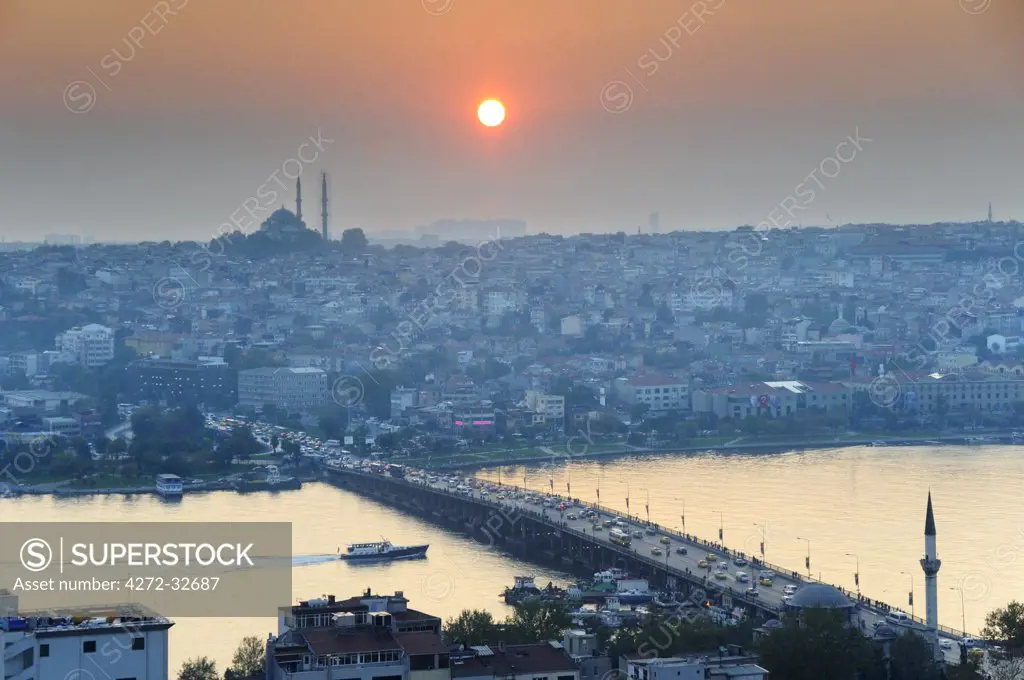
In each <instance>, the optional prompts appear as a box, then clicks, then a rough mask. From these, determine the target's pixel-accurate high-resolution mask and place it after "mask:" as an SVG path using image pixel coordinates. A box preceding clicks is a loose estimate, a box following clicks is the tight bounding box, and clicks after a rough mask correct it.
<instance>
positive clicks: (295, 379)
mask: <svg viewBox="0 0 1024 680" xmlns="http://www.w3.org/2000/svg"><path fill="white" fill-rule="evenodd" d="M329 398H330V386H329V385H328V384H327V373H325V372H324V371H321V370H320V369H319V368H252V369H249V370H246V371H239V373H238V403H239V404H240V405H242V406H252V407H254V408H262V407H263V405H264V404H274V405H275V406H277V407H278V408H279V409H284V410H286V411H289V412H302V411H312V410H315V409H318V408H320V407H323V406H326V405H327V403H328V400H329Z"/></svg>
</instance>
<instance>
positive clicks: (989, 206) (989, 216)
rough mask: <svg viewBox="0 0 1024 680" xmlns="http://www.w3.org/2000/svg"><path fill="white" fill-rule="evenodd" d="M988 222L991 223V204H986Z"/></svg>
mask: <svg viewBox="0 0 1024 680" xmlns="http://www.w3.org/2000/svg"><path fill="white" fill-rule="evenodd" d="M988 223H989V224H992V204H991V203H989V204H988Z"/></svg>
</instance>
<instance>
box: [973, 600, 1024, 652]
mask: <svg viewBox="0 0 1024 680" xmlns="http://www.w3.org/2000/svg"><path fill="white" fill-rule="evenodd" d="M981 634H982V636H983V637H984V638H986V639H988V640H995V641H998V642H999V643H1001V644H1003V645H1004V646H1005V647H1006V651H1007V652H1009V653H1010V655H1011V656H1014V657H1020V656H1024V604H1021V603H1020V602H1017V601H1016V600H1014V601H1013V602H1010V603H1009V604H1008V605H1006V607H1004V608H1002V609H994V610H992V611H991V612H989V613H988V615H987V616H986V617H985V628H984V630H982V631H981Z"/></svg>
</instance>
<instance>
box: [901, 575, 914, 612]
mask: <svg viewBox="0 0 1024 680" xmlns="http://www.w3.org/2000/svg"><path fill="white" fill-rule="evenodd" d="M900 573H901V574H903V575H904V576H909V577H910V593H909V594H908V596H907V604H909V605H910V615H911V616H913V615H914V572H912V571H901V572H900Z"/></svg>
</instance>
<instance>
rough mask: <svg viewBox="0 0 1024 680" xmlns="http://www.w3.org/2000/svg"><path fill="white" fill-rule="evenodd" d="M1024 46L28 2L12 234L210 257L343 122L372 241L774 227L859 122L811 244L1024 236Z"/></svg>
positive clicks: (1013, 28)
mask: <svg viewBox="0 0 1024 680" xmlns="http://www.w3.org/2000/svg"><path fill="white" fill-rule="evenodd" d="M680 27H682V28H683V29H685V30H680ZM1022 27H1024V5H1021V4H1020V3H1017V2H1012V1H1010V0H963V1H962V2H957V1H956V0H906V1H904V2H899V3H893V2H890V1H888V0H885V1H883V0H865V1H863V2H858V3H849V2H834V1H827V2H825V1H822V0H784V1H779V2H773V3H771V4H770V6H768V5H763V4H758V3H751V2H749V1H747V0H715V1H714V2H710V1H708V2H706V3H697V5H696V6H694V7H691V4H690V3H686V2H682V3H678V2H665V1H661V0H652V1H648V2H642V3H626V2H621V1H619V0H587V1H585V2H584V1H583V0H570V1H567V2H559V3H550V2H546V1H540V0H522V1H517V2H504V3H503V2H467V1H460V0H445V1H443V2H442V1H441V0H431V1H427V0H425V1H424V2H423V3H420V2H415V1H412V0H403V1H399V0H379V1H376V2H325V1H323V0H294V1H293V2H289V3H280V2H269V1H264V0H245V1H244V2H243V1H241V0H225V1H223V2H218V3H199V2H188V0H173V1H169V2H167V3H152V2H148V0H147V1H145V2H143V1H140V0H105V1H104V2H103V3H98V4H95V3H85V4H83V3H77V2H67V1H64V0H14V2H6V3H4V5H3V7H2V8H0V57H2V59H3V62H2V63H4V64H5V66H4V67H0V87H2V91H3V92H4V93H5V97H4V115H3V117H2V120H0V139H2V140H3V149H4V153H3V158H2V159H0V201H2V203H3V205H4V207H5V210H4V215H3V216H2V217H0V235H2V236H3V237H4V238H5V239H6V240H8V241H12V240H39V239H40V238H41V236H42V235H44V234H47V233H66V234H80V235H82V234H91V235H92V236H93V237H95V238H96V239H97V240H116V241H123V240H138V239H152V240H163V239H171V240H183V239H204V240H205V239H208V238H210V237H211V235H212V232H213V231H214V230H215V229H216V228H217V226H218V225H219V224H221V223H223V222H225V221H227V220H228V215H230V214H231V213H232V212H233V211H234V210H235V209H236V208H237V207H238V206H239V205H240V204H241V203H242V201H243V200H244V199H245V198H247V197H250V196H252V195H254V192H255V190H256V188H257V187H258V186H259V185H260V184H261V183H263V182H264V181H265V180H266V178H267V177H268V176H269V175H271V173H273V172H274V171H275V170H278V169H280V168H281V164H282V163H283V162H284V161H285V160H286V159H288V158H291V157H294V156H295V153H296V148H297V147H298V146H299V144H301V143H302V142H303V141H304V140H306V139H307V138H308V137H309V136H310V135H316V134H317V131H318V130H322V131H323V135H324V136H325V137H327V138H330V139H333V140H336V141H335V142H334V143H333V144H331V145H330V146H329V148H328V149H327V150H326V152H324V153H323V154H321V155H320V157H319V158H318V159H317V161H316V163H315V167H312V168H308V167H307V168H304V172H307V173H309V179H310V180H311V181H310V182H309V183H308V184H307V186H309V187H311V188H312V187H313V186H314V185H315V183H316V179H315V176H316V175H317V174H318V173H319V171H321V170H324V171H327V172H328V173H329V175H330V176H331V178H332V200H333V202H334V213H335V217H334V219H332V230H333V229H337V230H338V233H340V232H341V230H343V229H345V228H349V227H356V226H358V227H361V228H363V229H364V230H365V231H366V232H367V234H368V235H369V236H370V237H371V238H372V237H373V236H374V235H375V234H377V235H379V234H382V233H384V232H386V231H390V230H399V231H404V230H410V229H412V228H413V227H415V226H416V225H419V224H426V223H429V222H432V221H433V220H436V219H441V218H490V217H512V218H518V219H523V220H526V222H527V223H528V225H529V231H530V232H531V233H538V232H541V231H548V232H551V233H573V232H579V231H595V232H600V231H618V230H626V231H631V230H633V229H634V227H635V226H636V225H640V224H644V223H645V222H646V216H647V215H648V214H649V213H651V212H654V211H658V212H660V216H661V228H662V230H665V231H670V230H675V229H687V230H697V229H729V228H733V227H735V226H738V225H741V224H757V223H758V222H760V221H762V220H764V219H765V216H766V215H767V214H768V213H769V212H770V211H771V209H772V208H773V207H774V206H775V205H777V204H778V203H779V201H780V200H782V199H783V198H784V197H786V196H787V195H789V194H791V193H792V192H793V190H794V187H796V186H797V185H798V184H800V183H801V182H802V181H804V179H805V178H806V177H807V176H808V173H810V172H811V171H812V170H814V169H815V168H817V167H819V163H821V161H822V159H825V158H827V157H829V156H831V155H833V154H834V153H835V148H836V145H837V144H838V143H839V142H841V141H842V140H843V139H845V138H846V136H847V135H850V134H853V133H854V131H855V130H859V131H860V134H861V135H862V136H863V137H866V138H869V139H871V140H873V141H872V143H871V144H870V145H869V147H868V148H867V150H866V151H865V152H864V153H863V154H862V155H861V156H859V157H858V158H857V160H856V161H855V162H853V163H850V164H847V165H845V166H843V168H842V172H841V174H840V175H839V177H837V178H836V179H833V180H829V182H828V184H827V187H826V188H825V189H824V190H823V191H819V192H818V196H817V198H816V199H815V200H814V201H813V204H811V205H808V206H806V208H805V209H802V210H801V212H799V213H797V218H798V219H797V220H793V224H797V223H802V224H804V225H809V224H818V225H824V226H828V225H831V224H840V223H874V222H889V223H931V222H938V221H961V220H966V221H971V220H977V219H983V218H984V216H985V209H986V206H987V204H988V203H989V202H990V201H991V202H992V203H993V204H994V206H995V211H996V217H997V218H1002V219H1010V218H1015V217H1016V218H1020V217H1022V216H1024V202H1022V201H1024V199H1022V198H1021V194H1020V191H1019V187H1020V186H1021V184H1022V181H1024V169H1022V166H1024V161H1022V159H1024V131H1022V128H1021V126H1020V123H1019V121H1020V120H1021V119H1022V116H1024V92H1022V89H1024V85H1022V81H1021V80H1020V78H1019V76H1017V75H1015V72H1016V70H1017V69H1018V68H1019V64H1021V63H1024V40H1022V39H1021V30H1022ZM26 57H27V58H26ZM76 81H83V82H84V83H86V84H87V85H85V86H83V85H82V84H79V85H78V89H72V90H66V88H68V87H69V86H70V85H71V84H73V83H75V82H76ZM614 81H622V82H623V83H625V84H628V86H629V87H630V88H631V90H632V93H631V99H630V102H629V106H628V110H616V111H610V110H609V109H610V108H611V107H610V106H608V105H609V104H611V106H612V107H614V106H618V107H620V108H621V105H622V104H623V102H624V100H623V99H622V97H621V95H622V93H621V92H619V93H618V95H619V96H616V95H615V92H616V90H615V87H617V86H616V85H615V84H614ZM609 83H612V85H611V88H612V89H611V90H607V91H606V90H605V88H606V87H608V86H609ZM87 87H91V88H92V91H93V94H94V98H95V100H94V101H92V100H89V101H87V100H86V99H85V98H84V94H85V93H87V92H88V91H89V90H88V89H85V88H87ZM76 95H77V96H76ZM488 97H494V98H497V99H499V100H501V101H502V102H504V104H505V106H506V107H507V111H508V115H507V119H506V120H505V121H504V124H503V125H501V126H498V127H495V128H488V127H484V126H481V125H480V124H479V123H477V122H476V120H475V117H476V107H477V104H478V103H479V102H480V101H482V100H484V99H486V98H488ZM603 97H604V100H603V99H602V98H603ZM86 106H87V107H88V110H85V111H82V110H81V109H82V108H85V107H86ZM69 109H71V110H69ZM286 183H287V184H289V185H290V184H291V183H290V182H286ZM311 196H312V194H311ZM293 198H294V197H293V196H292V195H285V194H284V193H283V192H282V196H281V198H280V199H279V200H278V203H282V204H288V205H289V206H290V205H291V204H292V202H293ZM313 200H314V201H315V198H314V199H313ZM273 207H278V206H273ZM263 217H264V218H265V217H266V214H264V215H263Z"/></svg>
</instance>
